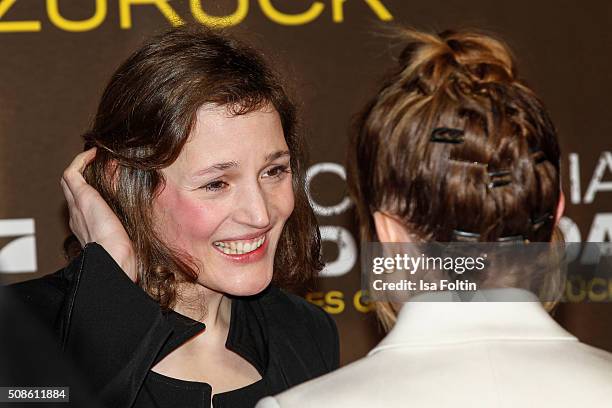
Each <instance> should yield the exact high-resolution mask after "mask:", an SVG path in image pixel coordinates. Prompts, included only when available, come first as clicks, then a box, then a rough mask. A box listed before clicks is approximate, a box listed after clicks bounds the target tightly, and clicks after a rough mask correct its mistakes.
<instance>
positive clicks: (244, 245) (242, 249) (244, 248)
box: [213, 234, 266, 255]
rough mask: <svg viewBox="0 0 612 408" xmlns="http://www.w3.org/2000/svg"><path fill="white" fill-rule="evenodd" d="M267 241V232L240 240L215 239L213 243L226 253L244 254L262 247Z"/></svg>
mask: <svg viewBox="0 0 612 408" xmlns="http://www.w3.org/2000/svg"><path fill="white" fill-rule="evenodd" d="M265 241H266V236H265V234H264V235H262V236H260V237H257V238H253V239H245V240H239V241H215V242H214V243H213V245H214V246H215V247H216V248H217V249H218V250H219V251H221V252H223V253H224V254H226V255H244V254H248V253H251V252H253V251H255V250H257V249H258V248H259V247H261V246H262V245H263V244H264V242H265Z"/></svg>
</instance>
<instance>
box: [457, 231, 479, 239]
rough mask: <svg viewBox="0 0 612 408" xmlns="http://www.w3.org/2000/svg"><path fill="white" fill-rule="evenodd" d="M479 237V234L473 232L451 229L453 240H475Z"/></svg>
mask: <svg viewBox="0 0 612 408" xmlns="http://www.w3.org/2000/svg"><path fill="white" fill-rule="evenodd" d="M479 239H480V234H477V233H475V232H467V231H461V230H453V241H459V242H477V241H478V240H479Z"/></svg>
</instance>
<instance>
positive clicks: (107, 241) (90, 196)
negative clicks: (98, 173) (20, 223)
mask: <svg viewBox="0 0 612 408" xmlns="http://www.w3.org/2000/svg"><path fill="white" fill-rule="evenodd" d="M95 156H96V148H95V147H93V148H91V149H89V150H87V151H84V152H83V153H80V154H79V155H77V156H76V157H75V158H74V160H73V161H72V163H70V165H69V166H68V167H67V168H66V170H64V173H63V174H62V179H61V181H60V184H61V185H62V190H63V191H64V196H65V197H66V202H67V203H68V210H69V212H70V229H71V230H72V232H73V233H74V235H76V237H77V238H78V240H79V241H80V243H81V245H83V246H84V245H85V244H87V243H88V242H97V243H98V244H100V245H101V246H103V247H104V249H105V250H106V251H107V252H108V253H109V254H110V255H111V256H112V257H113V259H114V260H115V261H116V262H117V264H119V266H121V268H122V269H123V270H124V271H125V273H126V274H127V275H128V277H129V278H130V279H131V280H132V281H133V282H136V280H137V276H138V274H137V266H136V255H135V253H134V248H133V246H132V242H131V241H130V238H129V237H128V235H127V233H126V232H125V228H123V225H122V224H121V222H120V221H119V218H118V217H117V216H116V215H115V213H114V212H113V210H112V209H111V208H110V207H109V205H108V204H107V203H106V201H104V199H103V198H102V196H101V195H100V193H98V191H97V190H96V189H95V188H93V187H92V186H90V185H89V184H87V182H86V181H85V178H83V171H84V170H85V168H86V167H87V165H88V164H89V163H90V162H91V161H92V160H93V159H94V157H95Z"/></svg>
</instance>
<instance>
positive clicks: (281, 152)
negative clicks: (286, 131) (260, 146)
mask: <svg viewBox="0 0 612 408" xmlns="http://www.w3.org/2000/svg"><path fill="white" fill-rule="evenodd" d="M283 156H289V150H277V151H275V152H272V153H268V154H267V155H266V161H267V162H269V161H272V160H276V159H278V158H281V157H283Z"/></svg>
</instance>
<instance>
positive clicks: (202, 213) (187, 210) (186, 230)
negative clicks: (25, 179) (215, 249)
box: [154, 188, 222, 252]
mask: <svg viewBox="0 0 612 408" xmlns="http://www.w3.org/2000/svg"><path fill="white" fill-rule="evenodd" d="M154 207H155V208H156V209H157V210H156V219H157V220H158V222H156V226H157V228H158V231H159V232H160V234H161V238H162V239H164V240H166V242H167V241H168V240H169V241H170V242H169V243H172V244H173V245H177V244H178V246H180V247H182V248H183V249H187V248H189V247H190V246H192V245H193V244H196V243H197V242H198V241H200V242H201V241H202V240H207V239H208V238H210V236H211V235H212V234H213V232H214V231H215V230H216V229H217V227H218V225H219V224H220V223H221V221H222V218H221V217H220V215H221V214H220V213H219V211H218V209H215V208H213V207H214V206H212V205H210V203H206V202H204V201H201V200H197V199H195V198H194V197H190V196H185V195H184V194H180V192H177V191H173V190H172V189H169V188H166V189H165V190H164V192H162V194H161V195H160V196H159V197H158V198H157V202H156V205H154ZM190 252H191V251H190Z"/></svg>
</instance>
